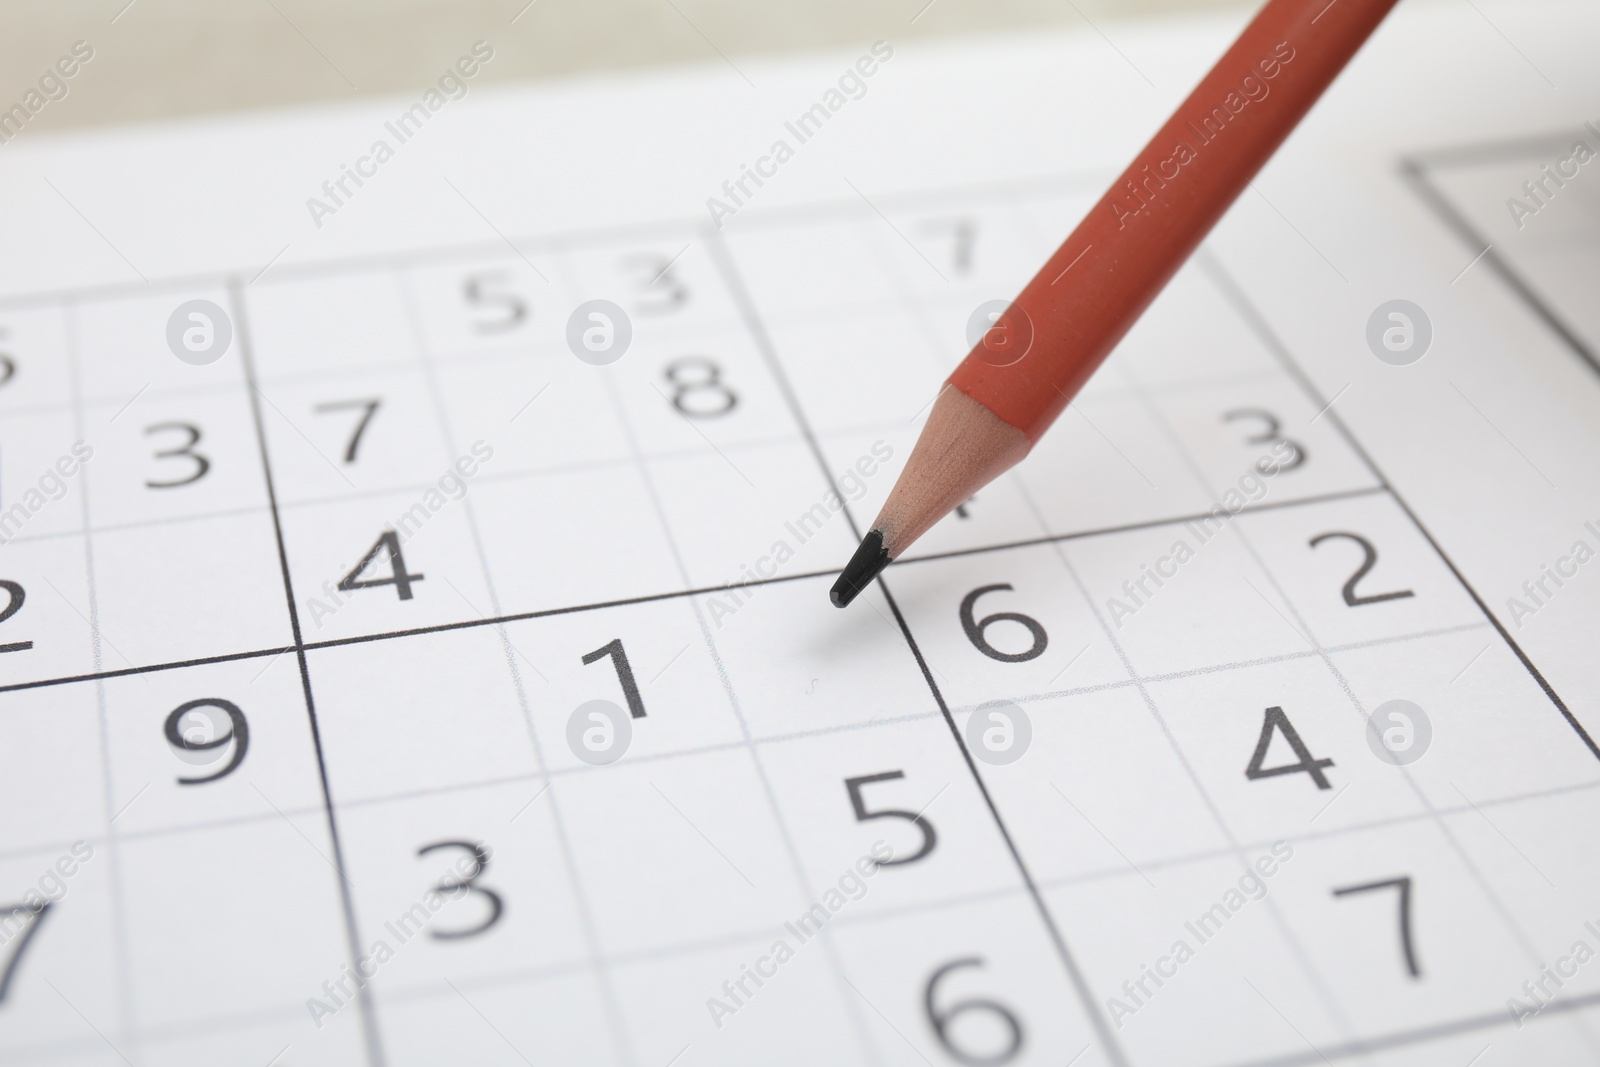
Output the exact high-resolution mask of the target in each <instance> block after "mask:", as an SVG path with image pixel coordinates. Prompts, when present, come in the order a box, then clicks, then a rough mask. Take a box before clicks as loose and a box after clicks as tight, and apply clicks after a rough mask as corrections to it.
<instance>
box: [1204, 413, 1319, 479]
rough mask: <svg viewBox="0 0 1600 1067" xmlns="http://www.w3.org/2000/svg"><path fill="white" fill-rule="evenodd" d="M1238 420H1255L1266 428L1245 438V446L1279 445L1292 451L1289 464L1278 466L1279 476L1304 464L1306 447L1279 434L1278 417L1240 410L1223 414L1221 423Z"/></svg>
mask: <svg viewBox="0 0 1600 1067" xmlns="http://www.w3.org/2000/svg"><path fill="white" fill-rule="evenodd" d="M1239 419H1254V420H1256V421H1258V422H1260V423H1263V424H1264V425H1265V427H1266V428H1265V429H1263V430H1262V431H1261V432H1260V433H1258V434H1256V435H1255V436H1254V437H1248V438H1246V439H1245V444H1248V445H1280V444H1283V445H1288V446H1289V447H1290V448H1291V449H1293V450H1294V459H1292V460H1290V461H1289V462H1286V463H1280V464H1278V471H1277V472H1278V473H1279V474H1282V473H1283V472H1284V471H1292V470H1294V469H1295V468H1296V467H1298V466H1300V465H1301V464H1303V463H1305V461H1306V446H1305V445H1302V444H1301V443H1300V442H1299V441H1292V440H1290V439H1289V438H1287V437H1284V436H1283V435H1282V434H1281V433H1280V432H1279V429H1280V426H1279V422H1278V416H1276V415H1274V414H1273V413H1272V412H1270V411H1266V410H1264V409H1262V408H1240V409H1238V410H1237V411H1229V412H1225V413H1224V414H1223V416H1222V421H1223V422H1237V421H1238V420H1239ZM1258 462H1259V461H1258Z"/></svg>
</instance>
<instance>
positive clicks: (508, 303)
mask: <svg viewBox="0 0 1600 1067" xmlns="http://www.w3.org/2000/svg"><path fill="white" fill-rule="evenodd" d="M505 280H506V272H505V271H503V270H490V271H482V272H480V273H478V274H469V275H467V276H466V278H465V279H463V280H462V282H461V293H462V295H463V296H465V297H466V300H467V303H469V304H471V305H472V306H473V307H475V308H480V309H482V310H483V311H486V312H491V313H494V312H498V313H497V314H489V315H487V316H485V317H482V318H479V319H478V320H477V321H475V322H474V323H473V324H472V326H473V329H474V330H476V331H477V332H478V333H505V332H506V331H508V330H514V329H516V328H517V327H518V326H521V325H522V323H523V321H524V320H526V319H527V317H528V312H529V310H530V309H529V307H528V304H527V301H525V300H523V299H522V297H520V296H518V295H517V294H516V293H514V292H511V291H510V290H509V289H503V288H496V287H497V286H500V285H501V284H502V283H504V282H505Z"/></svg>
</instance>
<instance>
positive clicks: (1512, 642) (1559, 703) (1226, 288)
mask: <svg viewBox="0 0 1600 1067" xmlns="http://www.w3.org/2000/svg"><path fill="white" fill-rule="evenodd" d="M1212 274H1213V276H1214V277H1215V279H1216V281H1217V285H1218V288H1220V289H1221V290H1222V291H1223V293H1224V294H1225V295H1226V296H1227V297H1228V299H1229V301H1230V302H1232V304H1233V305H1234V307H1235V308H1236V309H1237V310H1238V312H1239V314H1240V315H1242V316H1243V317H1244V319H1245V321H1246V322H1247V323H1249V325H1250V328H1251V329H1253V330H1255V331H1256V333H1257V335H1258V336H1259V337H1260V338H1261V339H1262V341H1263V342H1264V343H1265V344H1266V346H1267V347H1268V348H1269V349H1271V350H1272V353H1273V355H1274V356H1276V357H1277V359H1278V361H1279V362H1280V363H1281V364H1282V365H1283V367H1284V369H1285V370H1286V371H1287V372H1288V373H1289V375H1290V377H1292V378H1293V379H1294V380H1295V383H1296V384H1298V385H1299V386H1300V388H1301V389H1302V390H1304V391H1305V394H1306V396H1307V397H1309V398H1310V399H1311V402H1312V403H1314V404H1316V405H1317V407H1318V409H1319V410H1321V411H1325V412H1326V413H1327V416H1328V421H1329V422H1331V423H1332V424H1333V426H1334V428H1335V429H1337V430H1338V431H1339V435H1340V436H1341V437H1343V438H1344V440H1345V443H1346V444H1348V445H1349V446H1350V448H1351V450H1352V451H1354V452H1355V454H1356V455H1357V456H1358V457H1359V458H1360V459H1361V462H1362V463H1363V464H1365V465H1366V468H1367V470H1369V471H1371V472H1372V476H1373V477H1374V478H1376V479H1378V484H1379V485H1381V486H1383V488H1384V491H1385V492H1387V493H1388V494H1389V497H1390V498H1391V499H1392V500H1393V501H1394V502H1395V503H1396V504H1398V505H1399V506H1400V510H1401V511H1403V512H1405V513H1406V518H1408V519H1410V520H1411V524H1412V525H1413V526H1415V527H1416V528H1417V532H1418V533H1419V534H1421V535H1422V536H1423V539H1424V540H1426V541H1427V542H1428V544H1429V545H1430V546H1431V547H1432V548H1433V551H1434V552H1435V553H1437V554H1438V556H1439V559H1440V561H1441V562H1443V563H1444V565H1445V566H1446V567H1448V568H1449V569H1450V573H1451V574H1453V575H1455V579H1456V581H1457V582H1460V583H1461V588H1462V589H1464V590H1466V593H1467V595H1468V596H1469V597H1471V598H1472V602H1473V603H1474V604H1476V605H1477V606H1478V611H1479V612H1481V613H1482V615H1483V617H1484V619H1486V620H1487V621H1488V623H1489V625H1490V626H1493V627H1494V629H1495V632H1496V633H1498V634H1499V635H1500V639H1501V640H1503V641H1504V642H1505V643H1506V646H1507V647H1508V648H1510V649H1511V652H1512V654H1513V655H1515V656H1516V657H1517V660H1518V661H1519V662H1520V663H1521V664H1522V666H1523V668H1524V669H1525V670H1526V671H1527V672H1528V674H1529V675H1530V676H1531V677H1532V678H1533V680H1534V681H1535V682H1536V683H1538V686H1539V688H1540V689H1541V690H1543V691H1544V695H1545V696H1547V697H1549V698H1550V703H1552V704H1554V705H1555V707H1556V710H1557V711H1559V712H1561V717H1562V718H1564V719H1566V720H1567V725H1568V726H1571V727H1572V729H1573V732H1575V733H1576V734H1577V735H1578V737H1579V738H1580V739H1581V740H1582V741H1583V743H1584V744H1585V745H1587V746H1588V748H1589V751H1590V752H1591V753H1592V754H1593V755H1594V757H1595V758H1596V759H1600V746H1597V745H1596V744H1595V741H1594V738H1593V737H1591V736H1589V731H1588V730H1586V729H1584V726H1583V724H1582V723H1581V722H1579V721H1578V718H1577V716H1576V715H1574V714H1573V713H1572V709H1571V708H1569V707H1567V703H1566V701H1564V700H1562V699H1561V697H1560V696H1559V695H1558V694H1557V693H1556V691H1555V688H1554V687H1553V686H1551V684H1550V683H1549V681H1547V680H1546V679H1545V676H1544V674H1543V673H1541V672H1540V670H1539V668H1538V667H1535V666H1534V665H1533V660H1531V659H1529V658H1528V654H1527V653H1526V652H1524V651H1523V650H1522V646H1521V645H1519V644H1517V641H1516V639H1515V638H1513V637H1512V636H1511V631H1509V630H1507V629H1506V628H1505V625H1504V624H1502V623H1501V622H1500V620H1499V619H1498V618H1496V617H1495V614H1494V612H1492V611H1490V610H1489V605H1488V604H1486V603H1485V602H1484V599H1483V597H1481V596H1479V595H1478V591H1477V590H1476V589H1475V588H1473V586H1472V583H1471V582H1469V581H1467V578H1466V575H1464V574H1462V573H1461V569H1460V568H1459V567H1457V566H1456V564H1455V560H1453V559H1451V558H1450V556H1449V554H1448V553H1447V552H1445V550H1444V548H1443V546H1441V545H1440V544H1439V542H1438V541H1437V540H1436V539H1435V538H1434V536H1433V534H1432V532H1430V531H1429V529H1428V528H1427V527H1426V526H1424V525H1423V524H1422V520H1421V519H1420V518H1418V517H1417V513H1416V512H1415V511H1413V510H1411V505H1410V504H1408V503H1406V499H1405V497H1403V496H1401V495H1400V494H1399V492H1397V491H1396V490H1395V488H1394V485H1393V484H1392V483H1391V482H1390V481H1389V479H1388V477H1387V476H1385V475H1384V473H1383V471H1382V470H1380V469H1379V468H1378V465H1377V464H1376V463H1374V462H1373V460H1372V457H1371V456H1370V455H1369V454H1368V453H1367V450H1366V449H1365V448H1363V447H1362V445H1361V442H1360V441H1358V440H1356V436H1355V434H1354V433H1352V432H1351V430H1350V427H1348V426H1346V425H1345V422H1344V419H1343V418H1341V417H1340V416H1339V413H1338V412H1336V411H1334V410H1333V405H1332V404H1331V403H1329V402H1328V401H1327V400H1326V398H1324V397H1323V395H1322V393H1321V391H1320V390H1318V389H1317V386H1316V384H1315V383H1314V382H1312V380H1311V378H1310V376H1309V375H1307V374H1306V372H1305V371H1304V370H1303V369H1302V368H1301V367H1300V365H1299V364H1298V363H1296V362H1295V360H1294V357H1293V356H1292V355H1290V354H1289V348H1288V346H1287V345H1285V344H1284V343H1283V339H1282V338H1281V337H1279V336H1278V335H1277V333H1275V332H1274V331H1273V329H1272V326H1271V325H1270V324H1269V323H1268V322H1267V320H1266V319H1265V318H1264V317H1263V316H1262V314H1261V312H1260V311H1259V310H1258V309H1257V308H1256V306H1255V304H1254V303H1253V302H1252V301H1251V300H1250V298H1249V297H1248V296H1246V295H1245V293H1244V292H1243V290H1241V289H1240V288H1239V286H1238V283H1237V282H1235V281H1234V280H1233V276H1232V275H1230V274H1228V273H1227V272H1226V271H1224V270H1220V269H1213V270H1212Z"/></svg>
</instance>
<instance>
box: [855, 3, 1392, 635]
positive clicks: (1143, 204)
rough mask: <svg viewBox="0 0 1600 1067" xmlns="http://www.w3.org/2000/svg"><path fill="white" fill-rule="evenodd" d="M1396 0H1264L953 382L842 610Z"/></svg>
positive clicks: (1073, 364) (862, 556)
mask: <svg viewBox="0 0 1600 1067" xmlns="http://www.w3.org/2000/svg"><path fill="white" fill-rule="evenodd" d="M1395 3H1396V0H1270V2H1269V3H1268V4H1267V5H1266V7H1264V8H1262V10H1261V12H1260V13H1259V14H1257V15H1256V17H1255V18H1254V19H1253V20H1252V21H1251V23H1250V25H1249V26H1247V27H1245V30H1244V32H1243V33H1242V34H1240V35H1239V39H1238V40H1237V41H1235V42H1234V43H1233V46H1232V47H1230V48H1229V49H1228V51H1227V53H1226V54H1225V55H1223V57H1222V58H1221V59H1220V60H1218V61H1217V65H1216V66H1214V67H1212V68H1211V72H1210V73H1209V74H1207V75H1206V76H1205V78H1204V79H1202V80H1201V82H1200V84H1199V85H1198V86H1196V87H1195V90H1194V92H1192V93H1190V94H1189V98H1188V99H1187V100H1185V101H1184V102H1183V104H1182V105H1181V106H1180V107H1179V108H1178V110H1177V111H1176V112H1175V113H1174V114H1173V116H1172V117H1171V118H1170V119H1168V120H1167V124H1166V125H1165V126H1163V127H1161V130H1160V132H1158V133H1157V134H1156V135H1155V137H1154V138H1152V139H1151V141H1150V143H1149V144H1148V145H1146V146H1145V148H1144V150H1143V151H1142V152H1140V153H1139V155H1138V156H1136V157H1135V158H1134V161H1133V163H1132V164H1130V165H1129V167H1128V169H1127V170H1126V171H1124V172H1123V174H1122V176H1121V177H1120V178H1118V179H1117V180H1116V181H1115V182H1113V183H1112V185H1111V188H1110V189H1108V190H1107V191H1106V194H1105V195H1104V196H1103V197H1101V198H1100V202H1099V203H1097V204H1096V205H1095V206H1094V207H1093V208H1092V209H1090V211H1089V214H1088V215H1087V216H1085V218H1084V220H1083V221H1082V222H1081V223H1079V224H1078V228H1077V229H1076V230H1074V231H1073V232H1072V236H1070V237H1068V238H1067V239H1066V241H1065V242H1064V243H1063V244H1062V245H1061V247H1060V248H1059V249H1057V250H1056V253H1055V255H1053V256H1051V257H1050V260H1049V262H1047V263H1046V264H1045V265H1044V268H1043V269H1042V270H1040V271H1039V273H1038V274H1036V275H1034V278H1033V280H1032V281H1031V282H1029V283H1028V284H1027V287H1026V288H1024V289H1023V290H1022V292H1021V294H1020V295H1018V297H1017V298H1016V300H1014V301H1012V303H1011V306H1010V307H1009V308H1008V309H1007V310H1006V311H1005V312H1003V313H1002V314H1001V315H1000V317H999V318H998V320H996V322H995V325H994V326H993V327H991V328H990V330H989V331H988V332H987V333H985V334H984V336H983V338H982V340H980V341H979V342H978V344H977V345H975V346H974V347H973V349H972V351H971V352H969V353H968V354H967V357H966V359H964V360H962V361H961V365H960V366H958V367H957V368H956V369H955V372H954V373H953V374H951V375H950V377H949V379H947V380H946V382H945V384H944V388H943V389H942V390H940V393H939V397H938V399H937V400H935V401H934V404H933V409H932V411H931V412H930V413H929V415H928V422H927V425H925V426H924V427H923V429H922V435H921V436H920V437H919V438H918V439H917V444H916V447H915V448H913V449H912V451H911V458H910V459H909V460H907V461H906V467H905V470H903V471H902V472H901V473H900V479H899V481H897V482H896V483H895V486H894V489H893V490H892V491H891V492H890V494H889V499H888V501H887V502H886V503H885V504H884V506H883V510H882V511H881V512H880V513H879V514H878V518H877V520H876V521H874V522H873V524H872V529H871V530H870V531H868V533H867V536H866V537H865V538H863V539H862V541H861V545H860V547H859V548H857V550H856V553H855V555H854V556H853V557H851V559H850V562H849V563H848V564H847V565H846V566H845V568H844V570H843V572H841V573H840V575H839V579H838V581H836V582H835V583H834V585H833V589H832V592H831V596H832V599H833V602H834V604H835V605H837V606H838V607H841V608H842V607H844V606H845V605H846V604H848V603H850V601H852V600H854V599H855V598H856V595H857V594H858V593H860V592H861V590H862V589H864V588H866V586H867V585H868V584H869V583H870V582H871V581H872V580H873V579H874V578H876V577H877V576H878V574H879V573H880V572H881V571H882V570H883V568H884V567H886V566H888V564H889V562H890V561H891V560H893V559H895V558H897V557H898V556H899V555H900V554H901V553H902V552H904V551H905V549H906V547H907V546H908V545H910V544H911V543H912V542H913V541H915V540H916V539H917V538H918V537H920V536H922V534H923V533H925V532H926V531H927V529H928V527H930V526H932V525H933V524H934V523H935V522H938V521H939V520H940V519H942V518H943V517H944V516H945V515H947V514H949V513H950V511H951V510H952V509H954V508H955V507H956V506H957V505H958V504H960V503H961V502H962V501H964V500H966V499H967V498H968V497H970V496H972V494H973V493H975V492H976V491H977V490H979V489H981V488H983V486H985V485H987V484H988V483H989V482H991V481H993V480H994V479H995V478H997V477H998V476H999V475H1000V474H1002V473H1004V472H1005V471H1006V470H1008V469H1009V468H1010V467H1012V466H1013V465H1015V464H1016V463H1017V462H1018V461H1019V460H1021V459H1022V458H1023V457H1024V456H1026V455H1027V454H1028V450H1029V449H1030V448H1032V447H1033V444H1034V442H1036V441H1037V440H1038V439H1039V438H1040V437H1041V436H1042V435H1043V434H1044V432H1045V430H1047V429H1049V427H1050V424H1051V423H1053V422H1055V420H1056V416H1058V415H1060V414H1061V412H1062V411H1064V410H1065V409H1066V406H1067V405H1068V404H1069V403H1070V402H1071V401H1072V398H1073V396H1074V395H1076V394H1077V392H1078V390H1079V389H1080V388H1082V387H1083V383H1084V382H1086V381H1088V380H1089V376H1090V375H1092V374H1093V373H1094V372H1095V369H1096V368H1098V367H1099V366H1100V364H1101V362H1103V361H1104V360H1105V358H1106V356H1107V355H1109V354H1110V353H1111V350H1112V349H1113V348H1115V347H1116V345H1117V342H1118V341H1120V340H1122V337H1123V335H1124V334H1126V333H1127V332H1128V330H1129V328H1130V327H1132V326H1133V324H1134V322H1135V321H1137V320H1138V318H1139V316H1140V315H1141V314H1143V312H1144V309H1145V308H1146V307H1148V306H1149V305H1150V302H1151V301H1152V300H1154V299H1155V297H1156V295H1157V294H1158V293H1160V292H1161V290H1162V289H1163V288H1164V287H1165V286H1166V284H1167V282H1168V281H1169V280H1170V279H1171V278H1172V275H1173V274H1175V273H1176V272H1177V270H1178V268H1179V267H1180V266H1182V265H1183V262H1184V261H1185V260H1186V259H1188V258H1189V255H1190V254H1191V253H1192V252H1193V251H1194V250H1195V248H1196V247H1197V246H1198V245H1199V244H1200V241H1201V240H1202V239H1203V238H1204V237H1205V235H1206V234H1207V233H1208V232H1210V230H1211V227H1212V226H1214V225H1215V224H1216V222H1217V220H1218V219H1219V218H1221V217H1222V213H1223V212H1224V211H1226V210H1227V209H1228V206H1229V205H1230V204H1232V203H1233V201H1234V199H1235V198H1236V197H1238V195H1239V194H1240V192H1242V191H1243V190H1244V187H1245V186H1246V185H1247V184H1248V183H1249V181H1250V179H1251V178H1252V177H1253V176H1254V175H1255V174H1256V172H1257V171H1259V170H1260V169H1261V167H1262V165H1263V164H1265V163H1266V161H1267V160H1268V159H1269V158H1270V157H1271V155H1272V153H1273V152H1274V151H1276V150H1277V147H1278V145H1280V144H1282V143H1283V140H1284V138H1285V137H1287V136H1289V133H1290V131H1291V130H1293V129H1294V128H1295V125H1296V124H1297V123H1299V121H1300V119H1301V118H1302V117H1303V116H1304V115H1305V113H1306V112H1307V111H1309V110H1310V109H1311V105H1312V104H1314V103H1316V102H1317V99H1318V97H1320V96H1321V95H1322V93H1323V90H1325V89H1326V88H1327V87H1328V85H1329V83H1331V82H1332V81H1333V79H1334V78H1335V77H1336V76H1337V75H1338V73H1339V71H1340V70H1342V69H1344V65H1345V64H1346V63H1347V62H1349V60H1350V57H1351V56H1353V55H1355V53H1356V51H1357V49H1359V48H1360V47H1361V45H1362V43H1363V42H1365V41H1366V39H1367V38H1368V37H1369V36H1370V35H1371V34H1372V31H1373V30H1375V29H1377V27H1378V23H1380V22H1382V21H1383V17H1384V16H1385V15H1387V14H1388V13H1389V10H1390V8H1392V7H1394V5H1395Z"/></svg>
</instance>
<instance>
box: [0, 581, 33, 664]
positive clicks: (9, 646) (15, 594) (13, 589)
mask: <svg viewBox="0 0 1600 1067" xmlns="http://www.w3.org/2000/svg"><path fill="white" fill-rule="evenodd" d="M0 589H4V590H5V591H6V597H7V600H6V606H5V610H4V611H0V622H5V621H6V620H7V619H9V618H11V616H13V615H15V614H16V613H17V612H19V611H21V610H22V602H23V600H25V599H26V598H27V595H28V594H27V593H25V592H23V591H22V586H21V585H20V584H18V583H16V582H13V581H11V580H10V579H8V578H0ZM32 647H33V642H32V641H9V642H7V643H6V644H3V645H0V652H25V651H27V650H28V649H30V648H32Z"/></svg>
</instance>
